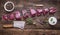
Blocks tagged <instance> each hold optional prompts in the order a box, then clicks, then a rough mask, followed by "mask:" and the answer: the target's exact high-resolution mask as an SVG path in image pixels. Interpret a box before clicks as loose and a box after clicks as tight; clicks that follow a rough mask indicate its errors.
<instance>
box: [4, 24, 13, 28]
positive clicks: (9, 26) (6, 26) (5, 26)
mask: <svg viewBox="0 0 60 35" xmlns="http://www.w3.org/2000/svg"><path fill="white" fill-rule="evenodd" d="M3 27H4V28H11V27H13V25H12V24H9V25H3Z"/></svg>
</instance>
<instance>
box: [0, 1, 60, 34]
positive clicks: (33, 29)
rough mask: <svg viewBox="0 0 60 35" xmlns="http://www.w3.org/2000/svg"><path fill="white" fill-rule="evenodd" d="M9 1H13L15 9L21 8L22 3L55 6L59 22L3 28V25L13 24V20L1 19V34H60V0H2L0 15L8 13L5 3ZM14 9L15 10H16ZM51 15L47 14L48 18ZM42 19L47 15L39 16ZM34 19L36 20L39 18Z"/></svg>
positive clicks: (27, 5)
mask: <svg viewBox="0 0 60 35" xmlns="http://www.w3.org/2000/svg"><path fill="white" fill-rule="evenodd" d="M7 1H12V2H14V4H15V6H16V7H15V10H19V11H20V10H21V9H22V7H20V5H23V4H24V7H25V8H28V7H33V6H32V4H33V3H34V4H44V7H48V8H49V7H50V6H54V7H56V8H57V10H58V11H57V12H56V13H55V14H54V16H55V17H56V18H58V23H57V24H56V25H55V26H51V25H49V24H48V23H47V25H46V24H45V23H43V24H42V25H41V24H39V23H36V26H35V25H26V26H25V29H24V30H21V29H19V28H3V25H5V24H6V25H10V24H13V22H12V21H2V20H0V35H60V0H0V16H2V14H8V13H7V12H6V11H5V10H4V4H5V2H7ZM30 5H31V6H30ZM15 10H14V11H15ZM48 16H49V17H50V16H51V15H47V18H49V17H48ZM38 18H39V19H40V20H42V21H43V20H44V19H42V18H45V16H39V17H38ZM38 18H36V19H34V18H33V19H34V20H35V21H36V20H37V19H38Z"/></svg>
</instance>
